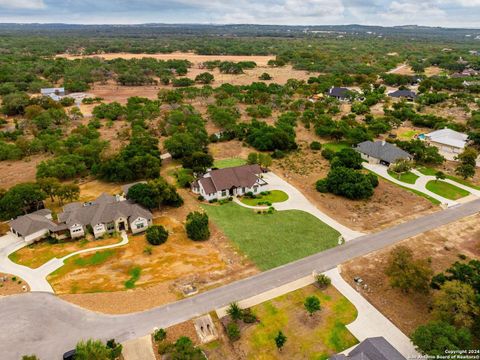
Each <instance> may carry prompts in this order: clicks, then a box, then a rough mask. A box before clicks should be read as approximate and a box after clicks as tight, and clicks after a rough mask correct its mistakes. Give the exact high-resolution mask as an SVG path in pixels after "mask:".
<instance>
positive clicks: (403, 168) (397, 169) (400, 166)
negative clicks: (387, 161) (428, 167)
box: [390, 160, 412, 178]
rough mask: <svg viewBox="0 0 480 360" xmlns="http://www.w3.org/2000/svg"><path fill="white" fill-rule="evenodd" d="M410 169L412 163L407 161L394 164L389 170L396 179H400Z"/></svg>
mask: <svg viewBox="0 0 480 360" xmlns="http://www.w3.org/2000/svg"><path fill="white" fill-rule="evenodd" d="M411 169H412V163H411V162H410V161H408V160H399V161H397V162H396V163H395V164H393V165H391V166H390V170H391V171H393V172H394V173H395V174H397V177H398V178H400V175H402V174H403V173H406V172H409V171H410V170H411Z"/></svg>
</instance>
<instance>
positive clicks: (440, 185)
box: [425, 180, 470, 200]
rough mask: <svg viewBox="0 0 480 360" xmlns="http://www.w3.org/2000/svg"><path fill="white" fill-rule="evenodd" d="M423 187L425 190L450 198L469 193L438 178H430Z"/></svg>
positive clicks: (457, 197) (460, 196)
mask: <svg viewBox="0 0 480 360" xmlns="http://www.w3.org/2000/svg"><path fill="white" fill-rule="evenodd" d="M425 187H426V188H427V190H430V191H431V192H433V193H435V194H437V195H440V196H442V197H444V198H446V199H450V200H457V199H460V198H462V197H465V196H467V195H470V193H469V192H468V191H467V190H464V189H460V188H459V187H457V186H455V185H452V184H450V183H447V182H445V181H440V180H430V181H429V182H427V185H426V186H425Z"/></svg>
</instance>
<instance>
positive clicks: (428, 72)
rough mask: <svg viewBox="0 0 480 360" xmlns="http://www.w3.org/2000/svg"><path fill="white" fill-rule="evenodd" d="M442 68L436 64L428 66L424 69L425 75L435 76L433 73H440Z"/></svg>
mask: <svg viewBox="0 0 480 360" xmlns="http://www.w3.org/2000/svg"><path fill="white" fill-rule="evenodd" d="M442 71H443V70H442V69H441V68H439V67H438V66H429V67H427V68H426V69H425V75H427V76H429V77H430V76H435V75H440V74H441V73H442Z"/></svg>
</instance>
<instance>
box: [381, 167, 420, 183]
mask: <svg viewBox="0 0 480 360" xmlns="http://www.w3.org/2000/svg"><path fill="white" fill-rule="evenodd" d="M388 175H390V176H391V177H393V178H395V179H397V180H400V181H402V182H404V183H407V184H415V182H416V181H417V179H418V178H419V176H418V175H415V174H414V173H412V172H410V171H409V172H406V173H403V174H396V173H394V172H393V171H390V170H388Z"/></svg>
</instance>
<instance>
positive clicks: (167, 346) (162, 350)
mask: <svg viewBox="0 0 480 360" xmlns="http://www.w3.org/2000/svg"><path fill="white" fill-rule="evenodd" d="M174 347H175V345H173V344H172V343H171V342H167V341H162V342H159V343H158V344H157V348H158V353H159V354H160V355H165V354H168V353H170V352H172V351H173V349H174Z"/></svg>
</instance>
